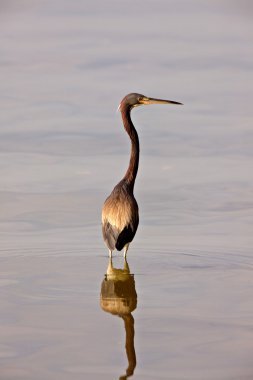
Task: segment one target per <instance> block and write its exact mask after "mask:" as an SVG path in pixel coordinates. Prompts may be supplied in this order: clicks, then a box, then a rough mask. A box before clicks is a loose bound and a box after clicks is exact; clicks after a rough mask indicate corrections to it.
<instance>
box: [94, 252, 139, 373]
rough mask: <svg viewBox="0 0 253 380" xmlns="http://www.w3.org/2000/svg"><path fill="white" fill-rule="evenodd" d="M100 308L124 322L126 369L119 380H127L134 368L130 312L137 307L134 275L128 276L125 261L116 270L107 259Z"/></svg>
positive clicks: (132, 326) (132, 330)
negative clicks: (120, 267)
mask: <svg viewBox="0 0 253 380" xmlns="http://www.w3.org/2000/svg"><path fill="white" fill-rule="evenodd" d="M100 306H101V308H102V309H103V310H104V311H106V312H108V313H111V314H113V315H118V316H119V317H120V318H122V319H123V321H124V325H125V331H126V343H125V347H126V354H127V360H128V367H127V369H126V374H125V375H123V376H121V377H120V378H119V380H124V379H127V378H128V377H129V376H132V375H133V373H134V369H135V367H136V355H135V349H134V317H133V316H132V312H133V311H134V310H135V309H136V307H137V293H136V290H135V281H134V275H133V274H130V269H129V266H128V263H127V260H126V259H124V268H123V269H117V268H114V267H113V263H112V259H111V258H109V263H108V268H107V273H106V275H105V278H104V280H103V282H102V284H101V294H100Z"/></svg>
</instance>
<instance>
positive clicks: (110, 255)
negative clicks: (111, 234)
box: [109, 249, 112, 259]
mask: <svg viewBox="0 0 253 380" xmlns="http://www.w3.org/2000/svg"><path fill="white" fill-rule="evenodd" d="M109 257H110V259H111V258H112V251H111V250H110V249H109Z"/></svg>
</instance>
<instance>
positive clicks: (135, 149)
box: [121, 106, 140, 190]
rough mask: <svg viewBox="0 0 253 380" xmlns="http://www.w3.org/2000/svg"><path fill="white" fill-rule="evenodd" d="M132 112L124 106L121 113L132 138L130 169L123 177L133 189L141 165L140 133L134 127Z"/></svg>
mask: <svg viewBox="0 0 253 380" xmlns="http://www.w3.org/2000/svg"><path fill="white" fill-rule="evenodd" d="M130 112H131V109H130V108H129V107H126V106H125V107H124V106H123V107H122V109H121V115H122V120H123V124H124V128H125V130H126V131H127V133H128V135H129V137H130V140H131V156H130V161H129V165H128V169H127V171H126V174H125V175H124V178H123V179H124V180H125V181H126V182H127V183H128V184H129V185H130V187H131V188H132V190H133V188H134V182H135V178H136V175H137V172H138V166H139V153H140V145H139V138H138V134H137V132H136V129H135V128H134V125H133V123H132V120H131V117H130Z"/></svg>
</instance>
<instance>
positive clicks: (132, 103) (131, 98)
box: [118, 93, 182, 111]
mask: <svg viewBox="0 0 253 380" xmlns="http://www.w3.org/2000/svg"><path fill="white" fill-rule="evenodd" d="M148 104H182V103H179V102H174V101H173V100H164V99H155V98H148V97H147V96H144V95H141V94H136V93H132V94H128V95H126V96H125V97H124V98H123V99H122V100H121V102H120V105H119V107H118V110H119V111H122V110H123V109H124V108H125V109H130V110H131V109H132V108H134V107H138V106H142V105H148Z"/></svg>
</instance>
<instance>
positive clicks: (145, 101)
mask: <svg viewBox="0 0 253 380" xmlns="http://www.w3.org/2000/svg"><path fill="white" fill-rule="evenodd" d="M140 103H141V104H180V105H183V103H179V102H175V101H174V100H164V99H155V98H146V97H145V98H142V99H140Z"/></svg>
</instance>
